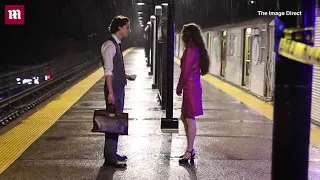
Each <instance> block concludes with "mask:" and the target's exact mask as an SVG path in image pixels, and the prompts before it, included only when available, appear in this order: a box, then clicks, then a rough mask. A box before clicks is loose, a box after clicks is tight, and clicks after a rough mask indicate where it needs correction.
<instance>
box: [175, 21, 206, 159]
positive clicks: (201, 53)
mask: <svg viewBox="0 0 320 180" xmlns="http://www.w3.org/2000/svg"><path fill="white" fill-rule="evenodd" d="M182 41H183V44H184V46H185V50H184V52H183V55H182V58H181V63H180V64H181V65H180V68H181V73H180V78H179V82H178V85H177V88H176V93H177V95H178V96H181V95H182V96H183V100H182V107H181V120H182V122H183V125H184V129H185V132H186V136H187V149H186V152H185V153H184V155H182V156H180V158H181V159H180V160H179V163H180V164H185V163H188V160H193V159H194V156H195V152H194V148H193V145H194V139H195V136H196V131H197V127H196V122H195V117H196V116H199V115H202V114H203V109H202V86H201V81H200V76H201V75H202V76H203V75H206V74H207V73H208V71H209V65H210V59H209V56H208V51H207V49H206V48H205V45H204V42H203V39H202V33H201V29H200V27H199V26H198V25H196V24H194V23H190V24H186V25H184V26H183V29H182Z"/></svg>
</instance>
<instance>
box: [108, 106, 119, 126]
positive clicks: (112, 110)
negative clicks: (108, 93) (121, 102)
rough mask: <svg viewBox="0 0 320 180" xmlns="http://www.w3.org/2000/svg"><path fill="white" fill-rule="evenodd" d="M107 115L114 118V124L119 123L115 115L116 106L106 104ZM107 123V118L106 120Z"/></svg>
mask: <svg viewBox="0 0 320 180" xmlns="http://www.w3.org/2000/svg"><path fill="white" fill-rule="evenodd" d="M106 110H107V113H108V116H109V117H115V118H116V124H118V123H119V119H118V116H117V114H116V106H115V105H114V104H108V105H107V109H106ZM106 120H107V121H108V118H107V119H106Z"/></svg>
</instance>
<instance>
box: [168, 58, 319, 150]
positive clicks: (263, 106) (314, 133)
mask: <svg viewBox="0 0 320 180" xmlns="http://www.w3.org/2000/svg"><path fill="white" fill-rule="evenodd" d="M174 62H175V63H177V64H178V65H180V59H179V58H177V57H175V58H174ZM202 79H203V80H205V81H207V82H208V83H209V84H211V85H213V86H215V87H217V88H219V89H221V90H222V91H224V92H226V93H227V94H229V95H230V96H233V97H234V98H235V99H237V100H239V101H241V102H242V103H243V104H245V105H247V106H248V107H249V108H251V109H253V110H255V111H257V112H259V113H260V114H262V115H263V116H265V117H267V118H268V119H269V120H273V106H272V105H271V104H268V103H266V102H264V101H263V100H261V99H259V98H257V97H255V96H253V95H251V94H249V93H247V92H245V91H243V90H241V89H239V88H236V87H234V86H232V85H230V84H228V83H226V82H224V81H222V80H220V79H218V78H216V77H214V76H213V75H210V74H207V75H205V76H202ZM310 143H311V144H312V145H313V146H315V147H316V148H318V149H320V129H319V128H314V127H311V129H310Z"/></svg>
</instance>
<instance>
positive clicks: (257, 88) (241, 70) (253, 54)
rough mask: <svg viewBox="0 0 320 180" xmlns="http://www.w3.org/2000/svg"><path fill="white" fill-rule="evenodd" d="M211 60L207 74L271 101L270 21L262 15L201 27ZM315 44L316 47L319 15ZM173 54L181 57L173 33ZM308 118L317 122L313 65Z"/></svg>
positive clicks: (318, 70)
mask: <svg viewBox="0 0 320 180" xmlns="http://www.w3.org/2000/svg"><path fill="white" fill-rule="evenodd" d="M202 33H203V38H204V41H205V43H206V47H207V49H208V52H209V56H210V59H211V67H210V74H211V75H213V76H215V77H216V78H219V79H221V80H223V81H225V82H228V83H229V84H232V85H233V86H235V87H237V88H240V89H242V90H244V91H246V92H248V93H250V94H251V95H254V96H256V97H258V98H260V99H262V100H264V101H266V102H269V103H271V104H272V103H273V98H274V97H273V90H274V76H275V73H274V71H275V53H274V20H273V17H263V18H257V19H252V20H250V21H244V22H241V23H237V24H227V25H223V26H217V27H211V28H206V29H202ZM315 46H317V47H320V16H318V17H317V19H316V30H315ZM174 52H175V56H177V57H179V58H180V57H181V56H182V53H183V45H182V42H181V34H180V33H179V32H178V33H176V34H175V51H174ZM311 118H312V121H313V122H314V123H315V124H318V125H320V67H319V66H314V72H313V88H312V110H311Z"/></svg>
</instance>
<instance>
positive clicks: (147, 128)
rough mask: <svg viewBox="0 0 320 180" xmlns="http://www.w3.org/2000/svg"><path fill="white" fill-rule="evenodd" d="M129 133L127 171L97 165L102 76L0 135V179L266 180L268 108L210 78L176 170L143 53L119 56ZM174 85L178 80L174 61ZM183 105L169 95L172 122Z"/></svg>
mask: <svg viewBox="0 0 320 180" xmlns="http://www.w3.org/2000/svg"><path fill="white" fill-rule="evenodd" d="M124 54H125V66H126V72H127V73H129V74H130V73H134V74H137V79H136V81H133V82H132V81H129V82H128V85H127V87H126V99H125V112H128V113H129V120H130V121H129V135H128V136H120V139H119V153H120V154H125V155H127V156H128V161H127V165H128V167H127V169H125V170H117V169H114V168H110V167H104V166H102V165H103V162H104V159H103V145H104V135H103V134H100V133H92V132H91V129H92V117H93V111H94V109H96V108H104V107H105V102H104V95H103V84H104V79H103V70H102V68H101V69H98V70H97V71H96V72H93V73H92V74H91V75H88V76H87V77H86V78H84V79H83V80H81V81H79V82H77V83H76V84H74V85H73V86H72V87H71V88H69V89H67V90H65V91H64V92H62V93H60V94H58V95H56V96H55V97H53V98H51V99H50V101H48V102H45V104H43V105H41V106H39V107H37V108H36V109H35V110H34V111H33V112H30V113H29V114H27V115H25V116H24V117H21V118H20V119H18V120H17V121H15V123H14V124H12V125H11V127H8V128H5V129H4V130H2V132H1V134H0V153H1V155H0V156H1V158H0V179H1V180H22V179H23V180H29V179H30V180H31V179H32V180H38V179H39V180H43V179H46V180H62V179H63V180H69V179H70V180H93V179H99V180H100V179H103V180H106V179H114V180H120V179H123V180H126V179H128V180H131V179H136V180H182V179H190V180H196V179H199V180H240V179H241V180H253V179H254V180H269V179H271V153H272V105H270V104H267V103H264V102H262V101H261V100H259V99H257V98H255V97H253V96H251V95H249V94H246V93H245V92H243V91H241V90H239V89H236V88H235V87H233V86H231V85H229V84H227V83H225V82H223V81H221V80H219V79H216V78H215V77H213V76H211V75H206V76H204V77H203V78H202V86H203V106H204V115H203V116H200V117H198V119H197V120H196V121H197V126H198V133H197V137H196V142H195V150H196V159H195V164H194V165H193V166H179V163H178V156H180V155H182V154H183V153H184V150H185V142H186V137H185V134H184V129H183V125H182V123H181V122H179V130H177V131H176V130H171V131H168V130H161V129H160V118H161V117H164V116H165V112H163V111H161V108H160V106H159V102H158V101H157V98H156V96H157V90H153V89H152V88H151V84H152V76H149V75H148V71H149V68H147V67H146V64H145V63H146V62H145V57H144V50H143V49H139V48H129V49H128V50H126V51H125V52H124ZM175 62H176V64H175V66H174V87H175V86H176V83H177V81H178V77H179V72H180V68H179V59H177V58H176V59H175ZM181 102H182V99H181V97H178V96H176V95H175V94H174V104H173V106H174V113H173V114H174V117H177V118H178V117H180V106H181ZM319 132H320V130H319V128H317V127H312V130H311V138H310V141H311V145H310V155H309V157H310V158H309V164H310V165H309V177H310V178H309V179H312V180H316V179H320V150H319V149H320V133H319Z"/></svg>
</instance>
